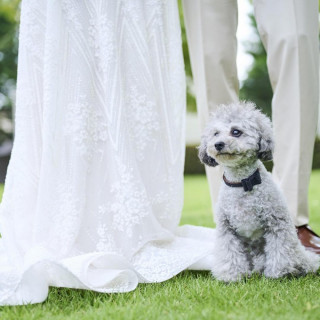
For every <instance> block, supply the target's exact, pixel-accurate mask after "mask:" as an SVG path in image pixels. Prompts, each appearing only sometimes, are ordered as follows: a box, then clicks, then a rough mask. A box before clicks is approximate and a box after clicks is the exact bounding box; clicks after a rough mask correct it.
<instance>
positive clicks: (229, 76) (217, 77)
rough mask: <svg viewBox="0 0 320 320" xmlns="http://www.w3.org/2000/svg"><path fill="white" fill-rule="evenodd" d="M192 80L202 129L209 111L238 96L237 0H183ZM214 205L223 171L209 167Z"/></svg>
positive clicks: (234, 99)
mask: <svg viewBox="0 0 320 320" xmlns="http://www.w3.org/2000/svg"><path fill="white" fill-rule="evenodd" d="M183 9H184V20H185V25H186V30H187V38H188V44H189V52H190V58H191V67H192V72H193V80H194V84H195V90H196V99H197V109H198V117H199V121H200V126H201V129H203V128H204V126H205V125H206V123H207V120H208V117H209V113H210V111H213V110H214V109H215V107H216V106H217V105H219V104H226V103H230V102H234V101H237V100H238V77H237V67H236V55H237V39H236V31H237V23H238V8H237V0H196V1H195V0H183ZM206 172H207V177H208V181H209V186H210V193H211V199H212V204H213V206H214V205H215V203H216V200H217V196H218V191H219V186H220V181H221V172H220V170H219V167H217V168H206Z"/></svg>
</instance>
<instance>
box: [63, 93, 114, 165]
mask: <svg viewBox="0 0 320 320" xmlns="http://www.w3.org/2000/svg"><path fill="white" fill-rule="evenodd" d="M66 121H67V124H66V126H65V128H66V135H68V136H70V137H71V138H72V139H73V140H74V142H75V143H76V145H77V147H78V149H79V150H80V153H81V154H82V155H84V156H86V158H87V159H88V160H91V159H92V158H93V155H94V154H95V153H102V152H103V148H102V145H101V143H102V142H105V141H106V140H107V136H108V129H107V124H106V121H105V119H104V117H103V116H102V115H101V114H100V112H98V110H95V108H94V107H93V106H91V105H89V103H88V102H87V99H86V97H85V96H84V95H81V96H80V97H79V100H78V101H76V102H73V103H69V105H68V107H67V115H66Z"/></svg>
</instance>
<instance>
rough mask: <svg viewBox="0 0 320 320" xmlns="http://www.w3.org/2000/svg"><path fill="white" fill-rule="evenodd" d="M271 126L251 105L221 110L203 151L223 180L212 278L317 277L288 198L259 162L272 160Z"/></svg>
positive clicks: (215, 115)
mask: <svg viewBox="0 0 320 320" xmlns="http://www.w3.org/2000/svg"><path fill="white" fill-rule="evenodd" d="M273 146H274V143H273V136H272V127H271V122H270V120H269V118H268V117H266V116H265V115H264V114H262V113H261V112H260V111H259V110H257V109H256V108H255V105H254V104H253V103H251V102H239V103H234V104H230V105H221V106H220V107H218V109H217V111H216V112H214V113H213V114H212V115H211V119H210V121H209V123H208V125H207V127H206V129H205V131H204V134H203V136H202V139H201V145H200V147H199V158H200V160H201V162H202V163H204V164H206V165H208V166H213V167H214V166H217V165H218V164H219V165H221V166H222V167H223V169H224V175H223V180H224V182H223V183H222V186H221V189H220V193H219V198H218V202H217V206H216V209H215V221H216V224H217V240H216V252H215V262H214V263H213V266H212V274H213V276H214V277H215V278H217V279H219V280H223V281H227V282H229V281H237V280H240V279H241V278H242V277H243V276H250V275H251V274H252V273H254V272H257V273H262V274H264V275H265V276H266V277H270V278H279V277H282V276H285V275H304V274H306V273H307V272H316V271H317V270H318V268H319V264H320V262H319V258H318V256H317V255H316V254H314V253H312V252H309V251H306V250H305V248H304V247H303V246H302V245H301V243H300V241H299V239H298V237H297V233H296V229H295V226H294V224H293V221H292V219H291V217H290V214H289V211H288V208H287V205H286V202H285V200H284V197H283V195H282V193H281V191H280V189H279V188H278V186H277V185H276V184H275V183H274V181H273V180H272V177H271V174H270V173H269V172H267V170H266V169H265V167H264V165H263V164H262V162H261V161H260V160H271V159H272V151H273Z"/></svg>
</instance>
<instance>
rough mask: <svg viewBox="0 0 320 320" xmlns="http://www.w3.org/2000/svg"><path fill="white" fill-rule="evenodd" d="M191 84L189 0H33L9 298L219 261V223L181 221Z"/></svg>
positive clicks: (7, 227) (1, 252)
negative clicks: (182, 16) (184, 40)
mask: <svg viewBox="0 0 320 320" xmlns="http://www.w3.org/2000/svg"><path fill="white" fill-rule="evenodd" d="M184 81H185V80H184V66H183V58H182V52H181V40H180V26H179V15H178V11H177V4H176V2H175V1H171V0H119V1H112V0H107V1H106V0H90V1H89V0H81V1H78V0H53V1H44V0H23V1H22V8H21V25H20V43H19V61H18V84H17V106H16V113H15V126H16V132H15V140H14V146H13V150H12V156H11V160H10V163H9V167H8V173H7V177H6V181H5V190H4V195H3V200H2V203H1V206H0V231H1V234H2V239H0V256H1V261H0V304H23V303H36V302H41V301H44V300H45V299H46V297H47V293H48V287H49V286H62V287H70V288H81V289H90V290H96V291H100V292H125V291H130V290H133V289H135V288H136V286H137V285H138V283H139V282H158V281H164V280H167V279H169V278H171V277H172V276H174V275H176V274H177V273H179V272H180V271H182V270H184V269H186V268H188V267H190V266H191V265H193V267H194V268H206V266H205V264H206V263H205V260H203V258H205V257H207V256H208V255H209V254H210V253H211V251H212V242H213V241H212V239H213V237H214V233H213V232H212V231H211V230H208V229H205V228H196V227H191V226H189V227H178V223H179V220H180V214H181V210H182V204H183V162H184V161H183V159H184V112H185V110H184V109H185V82H184ZM199 261H200V262H199ZM197 262H198V263H197Z"/></svg>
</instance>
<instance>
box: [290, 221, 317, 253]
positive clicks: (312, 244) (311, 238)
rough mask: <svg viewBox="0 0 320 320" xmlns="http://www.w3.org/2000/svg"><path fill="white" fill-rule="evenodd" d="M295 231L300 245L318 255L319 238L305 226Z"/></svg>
mask: <svg viewBox="0 0 320 320" xmlns="http://www.w3.org/2000/svg"><path fill="white" fill-rule="evenodd" d="M296 229H297V234H298V238H299V239H300V241H301V243H302V245H303V246H304V247H305V248H306V249H307V250H309V251H312V252H314V253H317V254H320V237H319V236H318V235H317V234H316V233H315V232H314V231H313V230H312V229H311V228H310V227H309V226H308V225H307V224H306V225H304V226H300V227H296Z"/></svg>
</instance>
